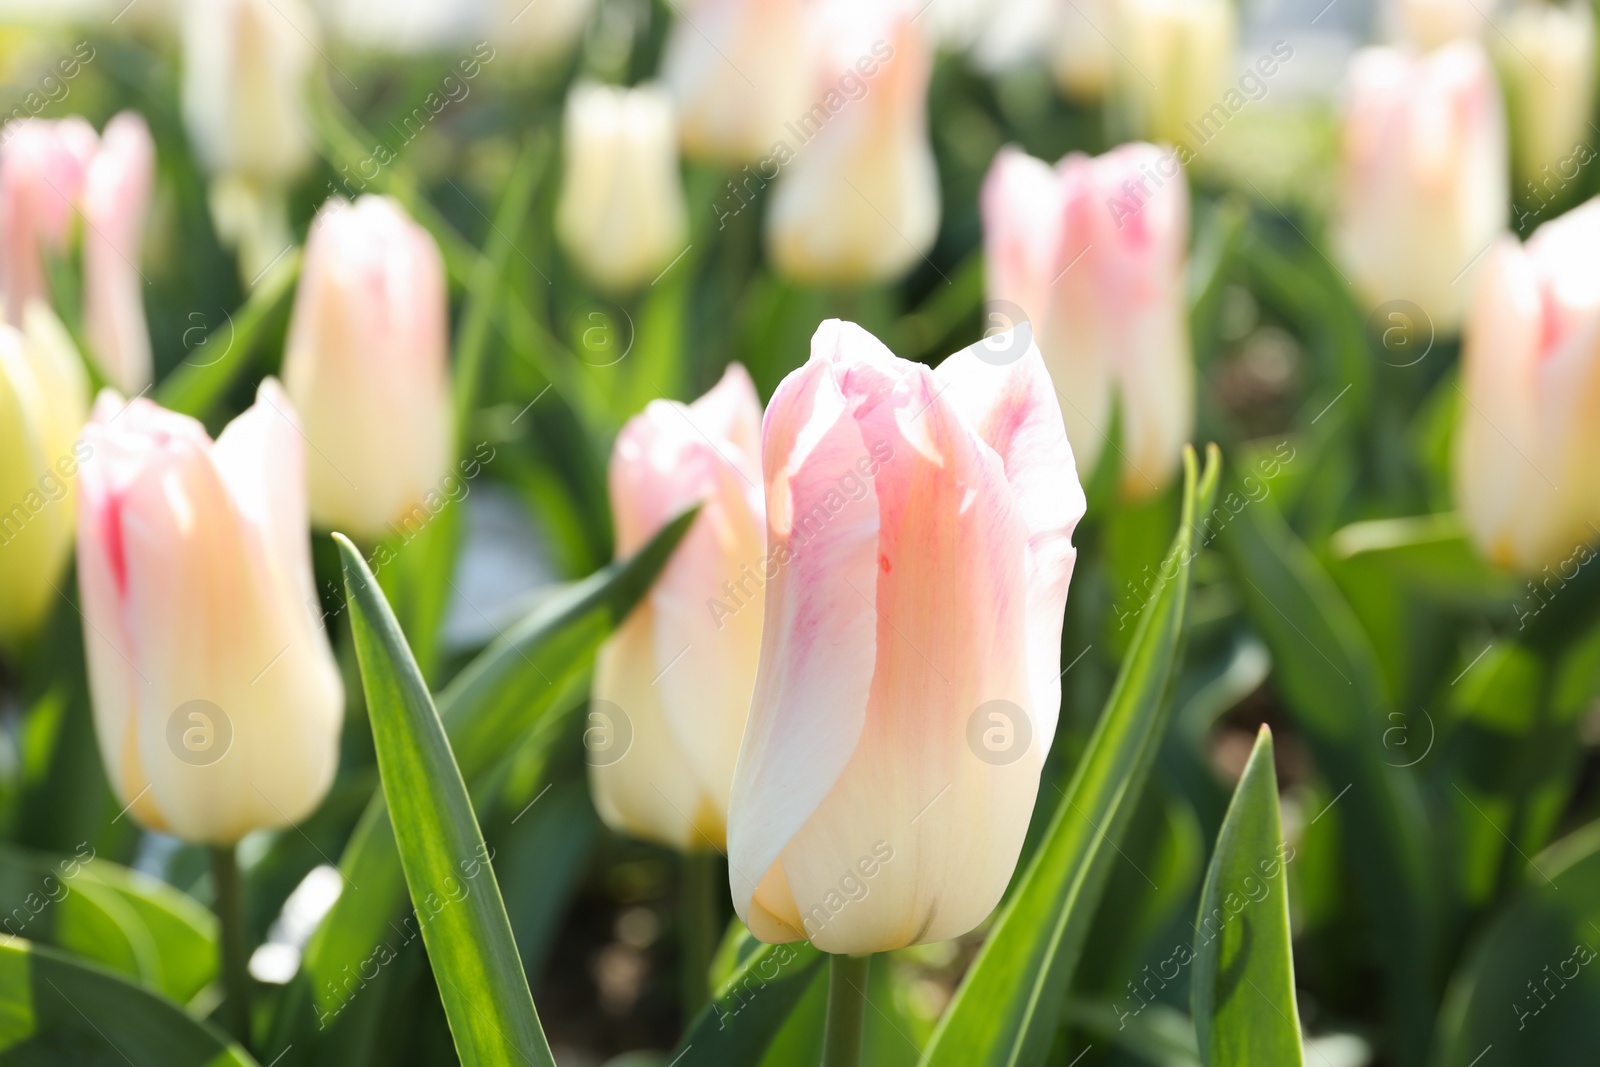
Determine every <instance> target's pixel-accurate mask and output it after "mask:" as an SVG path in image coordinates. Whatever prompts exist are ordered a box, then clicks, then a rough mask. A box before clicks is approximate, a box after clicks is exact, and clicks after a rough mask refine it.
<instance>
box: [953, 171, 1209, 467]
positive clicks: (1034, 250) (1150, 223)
mask: <svg viewBox="0 0 1600 1067" xmlns="http://www.w3.org/2000/svg"><path fill="white" fill-rule="evenodd" d="M981 211H982V216H983V229H984V248H985V260H986V266H987V270H988V286H989V298H990V301H991V309H992V310H994V314H995V316H996V317H997V318H1009V317H1014V316H1015V315H1016V311H1015V310H1009V309H1006V307H1005V306H1006V305H1015V307H1016V308H1020V310H1021V313H1022V315H1023V316H1024V317H1026V318H1027V319H1028V320H1029V321H1030V322H1031V323H1032V324H1033V328H1034V337H1035V339H1036V340H1037V342H1038V345H1039V350H1040V351H1041V352H1043V353H1044V361H1045V366H1046V367H1048V368H1049V370H1050V376H1051V378H1052V379H1053V380H1054V382H1055V395H1056V397H1057V399H1058V400H1059V402H1060V404H1061V414H1062V417H1063V419H1064V420H1065V421H1066V425H1067V437H1068V438H1069V439H1070V440H1071V441H1072V452H1073V455H1074V456H1076V457H1077V460H1078V475H1079V477H1080V478H1082V479H1083V480H1084V481H1087V480H1088V479H1089V477H1090V475H1091V474H1092V472H1093V471H1094V468H1095V464H1096V463H1097V462H1098V461H1099V458H1100V454H1101V451H1102V449H1103V448H1104V447H1105V446H1106V444H1107V443H1108V442H1109V443H1111V444H1112V446H1113V447H1114V448H1115V449H1116V450H1117V452H1118V453H1119V456H1120V458H1121V461H1122V489H1123V493H1124V495H1125V496H1128V497H1130V498H1138V497H1143V496H1148V495H1150V494H1152V493H1154V492H1156V491H1157V490H1159V489H1160V488H1162V487H1163V486H1165V485H1167V484H1168V482H1169V481H1170V480H1171V479H1172V476H1173V474H1174V473H1175V472H1176V471H1177V470H1178V468H1179V465H1180V462H1181V459H1182V455H1183V446H1184V444H1185V442H1187V441H1188V440H1189V436H1190V434H1191V432H1192V431H1193V429H1194V390H1195V385H1194V368H1193V363H1192V360H1191V358H1190V349H1189V323H1188V297H1187V294H1186V289H1185V284H1184V266H1185V261H1186V259H1187V249H1188V243H1189V191H1188V186H1187V184H1186V182H1185V181H1184V176H1183V169H1182V167H1181V166H1179V163H1178V158H1177V156H1176V155H1175V154H1174V153H1172V152H1167V151H1162V150H1161V149H1158V148H1156V147H1155V146H1154V145H1148V144H1130V145H1123V146H1122V147H1121V148H1117V149H1113V150H1112V151H1110V152H1107V153H1106V154H1105V155H1103V156H1099V157H1097V158H1093V159H1091V158H1089V157H1087V156H1084V155H1081V154H1078V153H1074V154H1072V155H1069V156H1067V157H1066V158H1064V159H1062V160H1061V162H1060V163H1058V164H1056V165H1055V166H1054V167H1051V166H1050V165H1049V164H1047V163H1045V162H1044V161H1043V160H1039V159H1035V158H1033V157H1032V156H1029V155H1027V154H1026V153H1024V152H1022V151H1021V150H1019V149H1016V148H1004V149H1002V150H1001V151H1000V154H999V155H998V156H996V157H995V161H994V164H993V166H992V167H990V169H989V176H988V177H987V179H985V181H984V185H983V193H982V200H981ZM1007 310H1009V314H1007ZM1009 324H1010V323H1009V322H1007V323H1002V325H1009ZM1114 404H1115V405H1118V407H1119V409H1120V412H1121V426H1122V433H1121V439H1120V440H1119V441H1116V442H1110V433H1111V429H1112V424H1113V421H1114V420H1113V418H1112V410H1113V405H1114Z"/></svg>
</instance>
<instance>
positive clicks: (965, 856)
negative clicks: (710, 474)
mask: <svg viewBox="0 0 1600 1067" xmlns="http://www.w3.org/2000/svg"><path fill="white" fill-rule="evenodd" d="M1006 341H1007V343H1008V344H1012V343H1014V344H1015V345H1017V346H1018V347H1019V349H1020V350H1021V352H1022V354H1021V355H1020V356H1018V357H1017V358H1015V359H1013V360H1010V361H1009V362H1005V363H1000V364H996V363H994V362H991V360H990V353H989V352H988V351H986V349H985V348H984V346H983V344H982V343H981V342H980V344H978V345H974V346H972V347H971V348H968V349H966V350H964V351H962V352H958V353H957V354H955V355H954V356H951V357H950V358H949V359H947V360H945V361H944V363H943V364H942V365H941V366H940V367H939V368H938V369H937V370H930V369H928V368H927V367H925V366H923V365H922V364H919V363H911V362H907V361H905V360H901V359H897V358H896V357H895V356H894V355H892V354H891V353H890V352H889V351H888V350H887V349H886V348H884V346H883V345H882V344H880V343H879V342H878V341H877V340H876V339H875V338H873V337H872V335H871V334H869V333H867V332H866V331H865V330H862V329H861V328H860V327H859V326H855V325H853V324H850V323H842V322H839V321H837V320H830V321H828V322H825V323H823V324H822V326H821V328H820V329H818V331H817V333H816V336H815V337H814V338H813V339H812V342H811V359H810V361H809V362H807V363H806V364H805V365H804V366H803V367H801V368H800V369H799V370H797V371H795V372H794V373H792V374H790V375H789V376H788V377H787V378H786V379H784V381H783V383H782V384H781V385H780V386H779V387H778V390H777V392H776V393H775V394H774V395H773V398H772V401H771V403H770V404H769V406H768V408H767V413H766V419H765V422H764V424H763V426H762V453H763V457H762V469H763V472H764V475H765V480H766V496H767V551H768V557H769V559H771V560H772V561H773V562H774V563H775V564H776V567H775V574H774V577H772V578H771V580H769V581H768V583H767V600H766V619H765V623H764V626H763V630H762V635H761V662H760V667H759V668H758V670H757V673H756V687H755V696H754V698H753V699H752V701H751V704H750V722H749V725H748V727H747V728H746V731H745V736H744V742H743V745H742V747H741V749H740V752H739V762H738V766H737V768H736V769H735V771H734V779H733V794H732V803H731V805H730V806H729V809H728V810H729V821H728V862H729V868H730V874H729V880H730V885H731V888H732V891H733V901H734V907H735V909H736V910H737V911H738V913H739V917H740V918H741V919H743V920H744V921H745V923H746V924H747V925H748V926H749V928H750V930H751V932H752V933H754V934H755V936H756V937H758V938H760V939H761V940H763V941H768V942H781V941H793V940H798V939H801V938H809V939H810V940H811V941H812V943H813V944H815V945H816V946H817V947H818V948H819V949H822V950H823V951H826V952H832V953H849V954H851V955H860V954H864V953H871V952H881V951H886V950H889V949H895V948H900V947H902V946H905V945H911V944H916V943H919V942H925V941H942V940H945V939H947V938H952V937H957V936H959V935H961V934H963V933H966V932H967V931H969V930H971V929H972V928H973V927H975V926H976V925H977V924H978V923H980V922H982V921H983V919H984V918H985V917H986V916H987V915H988V914H989V912H990V911H991V910H992V909H993V908H994V906H995V904H996V903H997V902H998V901H999V899H1000V895H1001V893H1002V892H1003V891H1004V889H1005V887H1006V884H1007V882H1008V881H1009V880H1010V878H1011V873H1012V869H1013V868H1014V867H1015V865H1016V861H1017V854H1018V852H1019V850H1020V849H1021V847H1022V839H1023V835H1024V833H1025V832H1026V830H1027V827H1028V819H1029V815H1030V813H1031V812H1032V810H1033V805H1034V800H1035V795H1036V793H1037V790H1038V785H1039V772H1040V768H1041V767H1042V766H1043V762H1044V757H1045V754H1046V753H1047V752H1048V751H1049V748H1050V743H1051V740H1052V738H1053V736H1054V734H1055V727H1056V719H1057V716H1058V714H1059V711H1060V702H1061V683H1060V677H1059V671H1060V669H1061V665H1060V658H1061V657H1060V648H1061V623H1062V612H1063V608H1064V606H1065V602H1066V596H1067V585H1068V582H1069V580H1070V579H1071V576H1072V565H1073V561H1074V559H1075V558H1076V550H1075V549H1074V548H1073V546H1072V530H1073V528H1074V526H1075V525H1076V524H1077V521H1078V519H1079V518H1080V517H1081V516H1082V515H1083V509H1084V497H1083V491H1082V489H1081V488H1080V486H1079V483H1078V479H1077V477H1076V475H1075V474H1074V472H1073V464H1072V450H1071V448H1070V446H1069V445H1068V443H1067V436H1066V432H1065V430H1064V428H1063V426H1062V423H1061V415H1060V411H1059V410H1058V408H1057V406H1056V402H1055V399H1054V395H1053V392H1052V390H1051V386H1050V379H1049V375H1048V373H1047V372H1046V371H1045V367H1044V361H1043V359H1042V358H1041V357H1040V355H1039V352H1038V350H1037V348H1036V347H1034V346H1033V345H1032V343H1031V342H1030V341H1029V340H1028V337H1027V328H1026V327H1025V326H1024V327H1019V328H1018V329H1017V330H1016V332H1015V334H1014V335H1012V336H1010V337H1008V338H1006ZM863 885H865V887H866V892H865V893H860V892H859V888H860V887H861V886H863ZM852 887H855V888H852Z"/></svg>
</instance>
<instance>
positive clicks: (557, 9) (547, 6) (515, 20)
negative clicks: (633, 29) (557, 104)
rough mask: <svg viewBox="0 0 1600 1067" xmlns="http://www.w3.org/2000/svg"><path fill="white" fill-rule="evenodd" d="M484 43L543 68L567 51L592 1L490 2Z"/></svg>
mask: <svg viewBox="0 0 1600 1067" xmlns="http://www.w3.org/2000/svg"><path fill="white" fill-rule="evenodd" d="M491 3H492V4H493V8H492V14H491V15H490V27H489V34H488V39H489V40H490V41H492V42H494V43H495V44H501V43H502V42H503V43H504V44H505V47H506V50H507V51H509V52H511V54H512V55H514V56H518V57H520V58H521V59H523V60H525V61H526V62H528V63H532V64H535V65H539V64H547V63H549V62H551V61H552V60H555V59H559V58H560V57H561V56H563V55H565V54H566V53H567V52H569V51H571V49H572V46H573V43H574V42H576V41H577V39H578V37H579V35H580V34H582V33H583V28H584V25H585V24H586V23H587V22H588V21H589V16H590V14H591V13H592V12H593V11H594V6H595V0H536V2H534V3H530V2H529V0H491Z"/></svg>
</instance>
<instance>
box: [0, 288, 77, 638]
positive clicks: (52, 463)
mask: <svg viewBox="0 0 1600 1067" xmlns="http://www.w3.org/2000/svg"><path fill="white" fill-rule="evenodd" d="M23 319H24V328H25V331H26V332H20V331H18V330H17V329H15V328H14V327H11V326H6V325H0V509H3V510H0V644H4V645H6V646H7V647H8V648H11V649H15V647H16V646H17V644H18V642H19V641H20V640H21V639H22V638H24V637H26V636H28V635H29V634H30V633H32V632H33V631H34V629H35V628H36V627H37V626H38V625H39V623H40V622H41V621H42V620H43V618H44V616H45V614H46V611H47V609H48V608H49V606H50V604H51V602H52V601H54V600H55V598H56V596H57V595H58V594H57V592H56V588H57V586H56V585H55V583H56V582H57V581H58V580H59V577H60V574H61V568H62V565H63V564H64V563H65V562H66V559H67V554H68V552H69V551H70V550H71V548H72V500H71V498H70V497H69V496H68V488H69V485H70V482H71V480H72V478H73V477H74V476H75V475H76V474H77V469H78V463H79V462H80V459H81V458H82V456H81V454H80V453H77V452H75V451H74V449H73V442H74V441H76V440H77V437H78V431H79V430H80V429H81V428H82V426H83V420H84V416H85V414H86V411H87V408H88V398H89V383H88V379H87V378H86V377H85V375H84V373H83V365H82V363H81V362H80V360H79V358H78V353H77V352H76V351H74V349H73V347H72V339H71V338H70V337H68V336H67V330H66V327H64V326H62V325H61V321H60V320H59V319H57V318H56V317H55V315H54V313H52V312H51V311H50V309H49V307H47V306H46V305H45V304H43V303H40V302H38V301H34V302H33V303H31V304H29V305H28V307H27V309H26V310H25V311H24V313H23Z"/></svg>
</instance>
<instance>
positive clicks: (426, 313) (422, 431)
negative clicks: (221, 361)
mask: <svg viewBox="0 0 1600 1067" xmlns="http://www.w3.org/2000/svg"><path fill="white" fill-rule="evenodd" d="M448 316H449V304H448V297H447V294H446V292H445V276H444V260H443V257H442V256H441V255H440V254H439V247H438V245H436V244H435V243H434V241H433V238H432V237H431V236H429V234H428V232H427V231H426V230H424V229H423V228H422V227H421V226H418V225H417V224H416V223H414V222H412V221H411V219H410V218H409V217H407V215H406V213H405V210H404V209H403V208H402V207H401V206H400V205H399V203H398V202H396V201H395V200H392V199H390V198H389V197H386V196H363V197H362V198H361V199H359V200H357V201H356V202H355V204H354V205H353V206H352V205H351V204H349V203H348V202H346V201H344V200H339V199H334V200H330V201H328V202H327V203H326V204H324V205H323V207H322V210H321V211H319V212H317V218H316V220H315V221H314V222H313V223H312V228H311V234H310V236H309V238H308V239H307V241H306V257H305V267H304V270H303V271H302V273H301V275H300V288H299V291H298V292H297V293H296V295H295V305H294V315H293V318H292V320H291V322H290V325H289V339H288V345H287V348H286V349H285V354H284V363H283V376H284V384H285V385H286V387H287V388H288V392H289V395H290V397H292V398H293V400H294V405H295V409H296V410H297V411H298V412H299V413H300V418H301V420H302V423H303V425H304V427H305V432H306V439H307V440H308V441H310V442H311V445H312V446H313V447H312V449H311V453H310V455H309V456H308V457H307V461H308V464H309V467H308V472H307V477H308V482H309V485H310V498H311V519H312V521H313V522H315V523H316V524H317V525H318V526H321V527H325V528H328V529H337V530H340V531H342V532H344V533H347V534H349V535H351V536H353V537H357V538H361V539H365V540H368V541H373V540H377V539H379V538H382V537H385V536H388V535H389V534H390V533H391V532H399V529H400V524H402V522H403V520H404V519H406V518H407V517H408V516H409V515H410V514H412V513H413V512H415V511H416V509H417V508H418V506H419V504H420V503H421V502H422V500H423V498H424V496H425V495H426V494H427V493H428V492H429V491H430V490H434V489H436V488H437V487H438V486H439V485H440V484H441V481H442V480H443V478H444V477H445V475H446V474H447V473H448V471H449V467H450V462H451V455H452V450H453V448H454V440H453V436H452V435H453V430H452V428H451V426H452V409H451V399H450V374H449V348H450V339H449V325H448ZM391 525H393V526H394V529H393V530H390V529H387V528H386V527H390V526H391Z"/></svg>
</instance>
